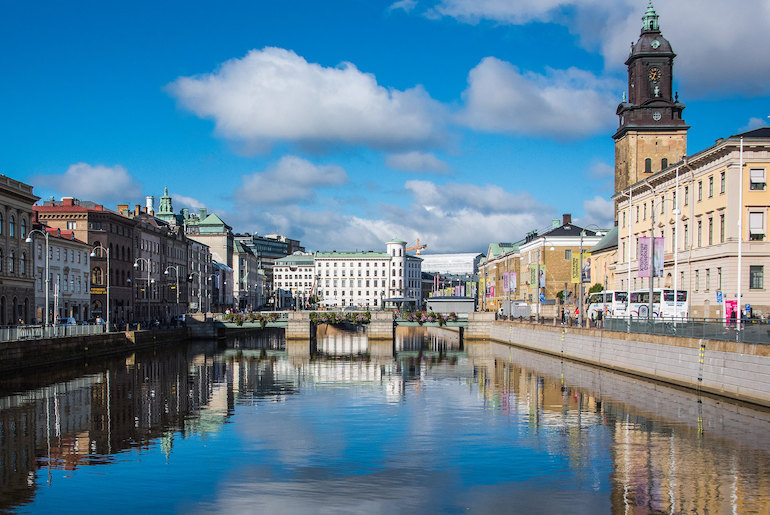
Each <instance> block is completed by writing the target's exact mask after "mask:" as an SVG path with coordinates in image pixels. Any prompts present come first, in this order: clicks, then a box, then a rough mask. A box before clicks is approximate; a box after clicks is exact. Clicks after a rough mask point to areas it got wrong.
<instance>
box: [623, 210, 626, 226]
mask: <svg viewBox="0 0 770 515" xmlns="http://www.w3.org/2000/svg"><path fill="white" fill-rule="evenodd" d="M625 226H626V212H625V211H623V227H625Z"/></svg>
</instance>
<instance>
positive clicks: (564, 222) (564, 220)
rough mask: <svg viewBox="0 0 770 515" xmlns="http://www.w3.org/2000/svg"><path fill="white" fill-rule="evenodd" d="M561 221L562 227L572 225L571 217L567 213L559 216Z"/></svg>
mask: <svg viewBox="0 0 770 515" xmlns="http://www.w3.org/2000/svg"><path fill="white" fill-rule="evenodd" d="M561 219H562V223H561V224H562V225H568V224H571V223H572V215H571V214H569V213H565V214H563V215H561Z"/></svg>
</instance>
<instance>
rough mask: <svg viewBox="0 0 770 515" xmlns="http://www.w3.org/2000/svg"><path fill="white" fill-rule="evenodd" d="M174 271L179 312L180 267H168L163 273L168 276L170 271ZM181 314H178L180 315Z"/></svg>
mask: <svg viewBox="0 0 770 515" xmlns="http://www.w3.org/2000/svg"><path fill="white" fill-rule="evenodd" d="M169 270H173V271H174V274H176V309H177V311H179V266H178V265H168V266H167V267H166V270H164V271H163V275H168V271H169ZM178 314H179V313H177V315H178Z"/></svg>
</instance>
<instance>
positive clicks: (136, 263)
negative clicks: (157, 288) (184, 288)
mask: <svg viewBox="0 0 770 515" xmlns="http://www.w3.org/2000/svg"><path fill="white" fill-rule="evenodd" d="M139 263H146V265H147V292H146V294H147V325H150V324H151V323H152V316H151V315H150V284H152V282H154V281H152V282H151V280H150V258H141V257H138V258H136V259H135V260H134V268H136V269H137V270H139Z"/></svg>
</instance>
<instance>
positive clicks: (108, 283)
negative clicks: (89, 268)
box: [91, 244, 110, 333]
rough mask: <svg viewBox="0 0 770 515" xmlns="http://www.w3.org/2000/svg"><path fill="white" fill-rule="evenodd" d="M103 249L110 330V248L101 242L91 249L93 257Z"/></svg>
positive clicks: (107, 325) (108, 325)
mask: <svg viewBox="0 0 770 515" xmlns="http://www.w3.org/2000/svg"><path fill="white" fill-rule="evenodd" d="M97 250H101V251H102V252H103V253H105V254H107V308H106V312H107V315H106V318H105V319H104V321H105V323H106V326H105V329H106V332H108V333H109V332H110V249H108V248H106V247H103V246H102V245H101V244H99V245H97V246H96V247H94V248H93V250H91V257H92V258H93V257H96V251H97Z"/></svg>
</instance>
